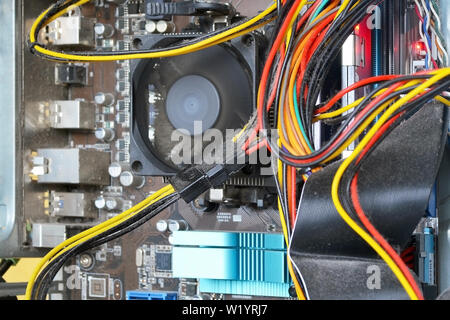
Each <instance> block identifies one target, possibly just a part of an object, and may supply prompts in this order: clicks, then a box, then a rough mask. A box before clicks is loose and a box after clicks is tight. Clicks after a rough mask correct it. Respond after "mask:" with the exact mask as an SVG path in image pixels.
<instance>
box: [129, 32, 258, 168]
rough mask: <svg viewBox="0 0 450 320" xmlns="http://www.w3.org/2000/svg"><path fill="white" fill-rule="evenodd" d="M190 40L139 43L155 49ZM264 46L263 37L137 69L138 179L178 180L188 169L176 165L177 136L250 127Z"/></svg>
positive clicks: (134, 152)
mask: <svg viewBox="0 0 450 320" xmlns="http://www.w3.org/2000/svg"><path fill="white" fill-rule="evenodd" d="M186 37H187V36H183V35H169V36H163V35H161V36H160V37H156V36H152V37H148V38H147V39H146V38H140V39H139V40H138V41H139V42H140V43H142V47H148V48H155V47H158V46H161V45H163V43H164V45H167V43H176V42H178V41H183V40H184V39H186ZM134 42H136V40H135V41H134ZM262 43H263V40H262V38H261V36H260V35H259V34H250V35H246V36H244V37H240V38H237V39H234V40H232V41H230V42H228V43H225V44H221V45H216V46H213V47H210V48H208V49H205V50H201V51H197V52H193V53H189V54H186V55H181V56H175V57H169V58H162V59H148V60H138V61H134V62H132V63H131V66H130V78H131V81H132V99H131V109H132V110H131V111H132V112H131V114H132V120H131V126H132V129H131V131H132V134H131V144H130V162H131V164H132V168H133V170H134V171H135V173H136V174H140V175H147V176H151V175H173V174H175V173H177V172H178V171H179V170H180V169H182V168H183V167H185V166H186V165H187V163H181V164H179V163H177V164H175V163H174V162H173V161H172V160H171V152H172V150H173V149H174V147H175V146H176V144H177V143H178V141H172V139H171V136H172V132H174V131H175V130H178V132H179V133H183V134H184V136H185V137H186V138H187V139H191V140H192V141H193V140H194V139H195V138H198V136H199V134H201V133H203V132H204V131H205V130H207V129H210V128H215V129H218V130H220V131H222V132H223V133H225V130H226V129H237V128H241V127H242V126H243V125H244V124H245V123H246V122H247V121H248V119H249V118H250V115H251V113H252V112H253V110H254V106H255V96H256V90H255V83H257V77H258V66H257V61H258V56H259V51H260V50H261V47H262ZM194 121H201V123H202V125H201V129H200V131H194ZM192 145H194V144H193V143H192ZM197 149H198V148H197ZM197 149H196V151H194V150H192V154H194V153H195V152H197V151H198V150H197Z"/></svg>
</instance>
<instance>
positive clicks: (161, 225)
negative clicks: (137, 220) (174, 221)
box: [156, 220, 168, 232]
mask: <svg viewBox="0 0 450 320" xmlns="http://www.w3.org/2000/svg"><path fill="white" fill-rule="evenodd" d="M167 227H168V224H167V221H166V220H159V221H158V222H157V223H156V230H158V231H159V232H166V231H167Z"/></svg>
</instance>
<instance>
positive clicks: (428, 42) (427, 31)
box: [414, 0, 448, 69]
mask: <svg viewBox="0 0 450 320" xmlns="http://www.w3.org/2000/svg"><path fill="white" fill-rule="evenodd" d="M414 2H415V10H416V14H417V17H418V18H419V20H420V22H419V33H420V37H421V39H422V42H423V43H424V44H425V48H426V58H425V69H432V68H438V67H445V66H447V63H448V53H447V48H446V46H445V40H444V36H443V35H442V32H441V31H442V29H441V28H442V24H441V19H440V17H439V5H438V4H437V2H436V0H414ZM433 40H434V41H433ZM434 45H435V46H436V48H437V56H438V60H439V65H438V63H437V62H436V60H435V59H434V58H433V53H432V48H433V46H434Z"/></svg>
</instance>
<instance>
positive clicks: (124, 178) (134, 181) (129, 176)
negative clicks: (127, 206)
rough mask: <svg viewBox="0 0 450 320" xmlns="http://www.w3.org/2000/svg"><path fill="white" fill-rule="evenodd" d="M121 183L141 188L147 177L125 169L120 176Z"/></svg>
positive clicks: (125, 185)
mask: <svg viewBox="0 0 450 320" xmlns="http://www.w3.org/2000/svg"><path fill="white" fill-rule="evenodd" d="M119 181H120V184H121V185H122V186H124V187H135V188H136V189H140V188H142V187H143V186H144V184H145V178H144V177H143V176H136V175H134V174H133V173H131V172H130V171H123V172H122V173H121V174H120V178H119Z"/></svg>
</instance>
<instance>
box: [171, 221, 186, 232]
mask: <svg viewBox="0 0 450 320" xmlns="http://www.w3.org/2000/svg"><path fill="white" fill-rule="evenodd" d="M187 228H188V224H187V223H186V221H184V220H169V231H170V232H174V231H182V230H187Z"/></svg>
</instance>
